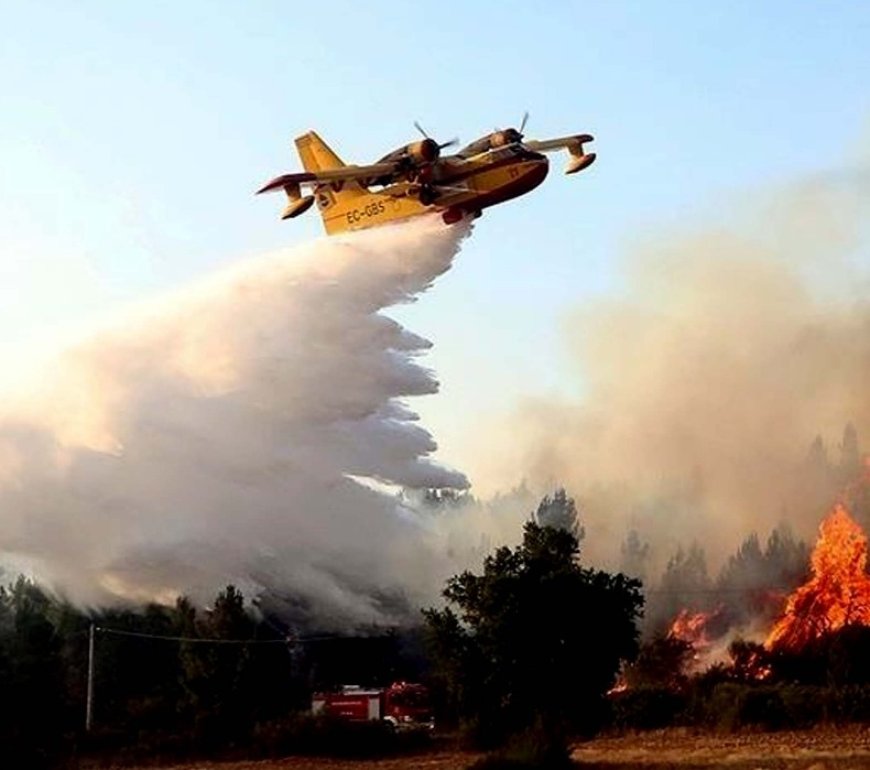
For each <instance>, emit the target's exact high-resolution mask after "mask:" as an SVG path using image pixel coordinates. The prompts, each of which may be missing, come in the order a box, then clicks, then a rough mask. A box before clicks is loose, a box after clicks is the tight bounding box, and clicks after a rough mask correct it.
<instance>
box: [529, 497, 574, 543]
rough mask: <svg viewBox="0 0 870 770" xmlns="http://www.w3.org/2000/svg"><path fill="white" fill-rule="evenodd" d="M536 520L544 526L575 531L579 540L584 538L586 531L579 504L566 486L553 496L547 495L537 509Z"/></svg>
mask: <svg viewBox="0 0 870 770" xmlns="http://www.w3.org/2000/svg"><path fill="white" fill-rule="evenodd" d="M535 522H537V523H538V524H539V525H540V526H542V527H555V528H556V529H564V530H566V531H567V532H571V533H573V534H574V535H575V536H576V537H577V540H582V539H583V537H584V535H585V532H584V531H583V527H581V526H580V521H579V517H578V515H577V506H576V505H575V503H574V500H573V499H572V498H570V497H569V496H568V493H567V492H566V491H565V489H564V487H560V488H559V489H557V490H556V491H555V493H554V494H553V496H552V497H550V496H549V495H546V496H545V497H544V499H543V500H541V502H540V503H539V504H538V509H537V510H536V511H535Z"/></svg>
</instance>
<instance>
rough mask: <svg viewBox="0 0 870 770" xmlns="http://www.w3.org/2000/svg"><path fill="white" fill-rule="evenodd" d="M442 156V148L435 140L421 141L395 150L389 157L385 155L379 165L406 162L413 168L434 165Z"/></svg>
mask: <svg viewBox="0 0 870 770" xmlns="http://www.w3.org/2000/svg"><path fill="white" fill-rule="evenodd" d="M439 155H441V148H440V147H439V146H438V142H436V141H435V140H434V139H429V138H426V139H421V140H420V141H419V142H411V144H406V145H405V146H404V147H400V148H399V149H398V150H393V151H392V152H391V153H389V155H384V157H383V158H381V159H380V160H379V161H378V163H394V162H396V161H405V162H406V163H408V164H409V165H411V166H421V165H424V164H426V163H434V162H435V161H436V160H438V156H439Z"/></svg>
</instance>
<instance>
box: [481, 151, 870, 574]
mask: <svg viewBox="0 0 870 770" xmlns="http://www.w3.org/2000/svg"><path fill="white" fill-rule="evenodd" d="M862 168H863V169H864V170H862V169H857V168H856V169H852V170H848V171H845V172H839V173H831V174H826V175H818V176H815V177H813V178H810V179H806V180H802V181H800V182H798V183H795V184H793V185H790V186H788V187H787V188H785V189H781V190H778V191H774V192H771V193H765V194H755V195H751V196H747V197H746V198H745V199H744V200H743V201H742V202H741V204H740V206H739V207H738V206H732V207H730V208H720V209H719V210H718V211H717V215H716V219H717V223H716V225H715V226H714V227H709V228H700V229H697V230H695V231H684V232H679V233H671V234H668V235H666V236H663V237H660V238H658V239H655V240H654V239H650V241H649V242H647V243H643V244H641V245H639V246H637V247H636V248H634V249H633V250H632V251H631V253H630V254H629V255H628V257H627V259H626V261H625V265H626V269H625V285H624V289H623V291H622V292H620V294H619V295H618V296H616V297H614V296H613V295H611V296H609V297H607V298H603V299H600V300H598V301H595V302H591V303H589V304H587V305H585V306H584V307H581V308H578V309H576V311H575V312H574V313H573V314H572V315H571V317H570V318H569V319H568V323H567V341H568V350H569V352H568V355H569V356H570V357H571V358H572V360H573V363H575V364H576V369H577V371H578V372H579V378H578V381H577V388H576V389H577V392H578V393H579V394H582V395H578V396H577V397H576V398H573V399H572V398H563V399H558V400H554V399H552V398H547V399H544V398H536V397H534V396H532V397H530V398H529V399H527V400H526V401H525V402H524V403H523V404H521V405H520V406H518V408H517V409H516V411H515V412H514V413H512V414H510V415H509V416H506V417H505V418H504V419H503V422H502V425H501V428H500V429H498V430H496V429H493V430H490V431H488V432H487V434H486V439H485V440H486V445H487V447H488V451H487V453H483V452H480V451H478V452H477V453H476V455H475V453H473V452H469V453H468V455H469V456H470V457H475V456H476V457H480V458H482V461H485V462H486V463H487V466H485V467H484V466H483V465H482V464H481V463H478V464H477V466H476V467H475V465H474V464H472V463H468V464H467V465H466V470H467V471H468V472H469V474H470V475H471V477H472V478H473V479H484V480H485V481H486V483H487V484H488V486H490V487H493V486H505V485H508V484H511V483H516V480H517V479H521V478H525V479H526V480H527V481H528V483H529V485H530V486H531V487H532V488H533V489H535V490H540V491H549V490H551V489H552V487H553V485H554V483H555V484H564V485H566V486H567V487H568V489H569V490H570V491H571V492H572V493H573V494H574V495H576V496H577V497H578V498H579V503H580V509H581V520H582V522H583V524H584V525H585V527H586V535H587V536H586V543H585V547H584V550H585V553H586V554H587V556H589V557H590V558H593V559H596V560H597V561H599V563H603V564H605V565H609V566H615V565H616V564H617V563H618V561H619V559H618V556H619V549H620V544H621V543H623V542H624V541H625V538H626V536H627V534H628V533H629V532H630V531H631V530H636V531H637V533H638V534H639V537H640V541H641V542H642V543H650V544H651V545H652V547H653V548H652V550H653V554H654V556H655V559H654V560H653V561H655V564H653V565H650V570H649V574H651V575H657V574H661V572H660V570H661V568H662V567H663V566H664V563H665V561H666V560H667V559H668V558H669V557H670V556H671V555H672V554H673V553H674V552H675V550H676V548H677V546H678V545H679V544H683V545H684V546H688V545H690V544H691V543H692V542H693V541H697V542H698V543H700V545H701V546H702V547H703V548H704V549H705V550H706V552H707V556H708V560H709V562H710V568H711V570H713V574H715V570H716V568H717V567H718V565H719V564H721V561H722V559H723V558H724V557H726V556H727V555H728V554H729V553H731V552H733V550H734V549H735V548H736V546H737V545H738V544H739V543H740V542H741V540H742V539H743V538H745V537H746V536H747V535H749V534H750V533H751V532H753V531H754V532H758V533H759V535H760V537H761V538H762V541H763V540H765V539H766V538H767V536H768V534H769V533H770V531H771V530H772V529H773V528H774V527H775V526H776V525H777V524H778V523H779V522H780V521H781V520H783V519H785V520H788V521H790V522H791V524H792V526H793V529H794V530H795V532H796V533H797V534H798V535H800V536H802V537H807V538H809V539H810V540H812V539H814V535H815V529H816V526H817V524H818V522H819V520H820V518H821V516H822V515H823V514H824V513H825V510H826V507H827V506H828V505H829V504H830V503H831V499H830V497H828V495H829V494H830V489H828V488H824V489H822V488H821V487H820V485H819V484H818V483H817V478H815V477H814V476H813V475H812V474H811V473H810V472H809V469H808V466H807V453H808V450H809V448H810V446H811V444H812V442H813V441H814V439H815V437H816V436H817V435H821V436H822V439H823V441H824V442H825V445H826V446H827V447H828V448H829V456H830V459H831V462H832V463H837V462H838V461H839V457H838V455H839V447H838V443H839V442H840V440H841V437H842V436H843V431H844V428H845V426H846V425H847V424H848V423H852V424H853V425H854V427H855V428H856V429H857V432H858V436H859V439H860V441H861V443H862V444H863V446H864V447H865V448H866V447H868V446H870V398H868V392H870V300H868V297H870V294H868V291H867V289H868V287H870V282H868V278H870V273H868V265H870V259H868V256H870V250H868V244H870V237H868V236H870V227H868V226H870V175H868V173H867V172H866V167H862ZM635 242H637V239H636V238H635ZM469 441H470V442H472V444H473V442H474V439H469ZM820 492H821V493H822V494H821V495H820V494H819V493H820Z"/></svg>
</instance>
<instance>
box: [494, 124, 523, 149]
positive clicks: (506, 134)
mask: <svg viewBox="0 0 870 770" xmlns="http://www.w3.org/2000/svg"><path fill="white" fill-rule="evenodd" d="M521 141H523V135H522V134H521V133H520V132H519V131H517V130H516V129H515V128H506V129H504V130H503V131H496V132H494V133H492V134H490V135H489V146H490V149H493V150H494V149H495V148H496V147H506V146H507V145H509V144H515V143H516V142H521Z"/></svg>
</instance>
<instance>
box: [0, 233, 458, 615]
mask: <svg viewBox="0 0 870 770" xmlns="http://www.w3.org/2000/svg"><path fill="white" fill-rule="evenodd" d="M467 233H468V228H467V227H465V226H459V227H453V228H447V227H445V226H444V225H442V224H441V223H440V221H439V220H435V219H428V218H426V219H422V220H418V221H415V222H411V223H407V224H403V225H399V226H395V227H388V228H381V229H379V230H376V231H369V232H364V233H357V234H353V235H349V236H345V237H340V238H330V239H324V240H321V241H317V242H315V243H313V244H310V245H307V246H304V247H301V248H297V249H293V250H287V251H283V252H279V253H276V254H270V255H268V256H265V257H262V258H260V259H257V260H255V261H251V262H247V263H245V264H242V265H240V266H238V267H236V268H233V269H231V270H229V271H226V272H224V273H222V274H220V275H217V276H215V277H213V278H211V279H210V280H208V281H205V282H202V283H200V284H198V285H196V286H193V287H191V288H189V289H187V290H184V291H181V292H178V293H176V294H175V295H173V296H169V297H165V298H163V299H161V300H160V301H157V302H152V303H149V304H147V305H146V306H144V307H140V308H137V309H135V310H134V311H132V312H129V313H128V314H127V315H126V316H125V317H124V318H120V319H115V321H113V323H112V324H111V325H110V326H109V327H107V328H104V329H102V330H100V331H98V332H96V333H94V334H91V335H89V337H88V338H87V339H85V340H83V341H80V342H79V343H78V344H75V345H73V346H70V347H68V348H67V349H66V350H64V351H63V352H62V353H61V354H59V355H58V356H56V357H55V358H53V360H52V362H51V364H50V365H48V366H46V367H44V368H43V369H42V370H41V371H40V372H38V374H37V376H35V377H33V378H32V379H31V384H30V387H29V389H28V390H27V391H26V392H24V393H17V394H15V395H14V396H13V394H11V393H6V394H5V395H4V398H3V402H2V406H0V554H2V555H3V558H5V560H6V561H7V563H8V562H9V561H10V560H11V561H13V562H14V563H16V564H22V563H24V564H27V565H29V567H30V568H31V569H32V570H33V572H34V573H35V574H36V575H37V576H38V577H39V578H40V579H41V580H44V581H47V582H48V583H49V584H50V585H53V586H55V587H56V588H58V589H59V590H61V591H63V592H64V593H65V594H67V595H69V596H70V597H71V598H73V599H74V600H76V601H81V602H105V601H108V600H111V599H112V598H113V597H124V598H131V599H146V598H147V599H150V598H158V599H167V600H168V599H171V597H173V596H174V595H177V594H182V593H184V594H189V595H192V596H194V597H195V598H206V597H208V596H211V595H213V592H214V591H215V590H217V589H219V588H220V587H222V586H223V585H226V583H227V582H230V581H234V582H236V583H238V584H241V585H242V586H243V587H244V588H247V589H248V590H249V591H251V590H257V589H258V588H260V587H262V586H268V587H269V588H270V589H273V590H277V591H285V592H287V593H288V594H292V595H295V596H297V597H300V598H302V599H303V600H304V601H305V602H307V603H308V604H309V605H311V606H312V607H313V608H314V609H315V610H316V611H317V612H318V613H319V614H320V615H321V617H322V618H323V619H327V618H330V617H331V618H333V619H334V620H336V621H339V620H340V621H342V622H356V623H361V622H385V621H389V620H390V619H391V618H390V617H389V610H388V609H385V607H384V606H382V605H381V604H379V603H378V601H377V600H376V599H375V598H373V597H376V596H378V595H379V592H383V591H389V590H392V589H394V587H395V586H397V585H400V584H403V583H406V581H404V580H403V579H401V578H400V577H399V575H400V574H405V575H406V574H407V571H408V567H409V563H410V562H412V561H414V560H415V559H416V560H418V566H419V567H420V568H421V569H422V568H424V567H425V564H423V563H421V562H419V559H420V558H421V557H420V555H419V554H416V555H415V554H411V553H410V551H409V549H410V550H414V543H415V542H416V541H417V539H418V538H417V536H418V534H419V529H418V527H417V526H416V525H415V524H414V523H413V522H411V521H409V520H408V517H407V516H404V517H403V516H402V515H400V511H399V508H400V506H399V504H398V502H397V499H396V498H395V497H392V496H389V495H387V494H385V493H383V492H379V491H377V490H376V489H374V488H372V486H371V485H366V484H361V483H360V482H359V481H358V479H359V478H367V479H374V480H376V481H379V482H385V483H387V484H394V485H399V486H402V487H408V488H429V487H435V488H445V487H448V488H464V487H465V486H467V482H466V480H465V477H464V476H462V475H461V474H459V473H456V472H453V471H451V470H448V469H445V468H443V467H440V466H439V465H437V464H435V463H434V462H432V461H431V460H430V459H429V456H430V455H431V453H432V452H433V451H434V449H435V443H434V441H433V439H432V437H431V436H430V435H429V433H427V432H426V430H424V429H423V428H422V427H420V426H419V425H417V424H415V420H416V415H415V414H414V413H413V411H411V410H410V409H409V407H408V406H407V404H406V403H405V401H404V399H406V398H407V397H411V396H418V395H422V394H428V393H433V392H435V391H436V390H437V382H436V380H435V379H434V377H433V375H432V373H431V372H430V371H429V370H427V369H426V368H424V367H423V366H421V365H420V364H419V363H418V362H417V361H416V360H415V357H416V356H417V355H418V354H419V353H420V352H421V351H424V350H425V349H426V348H427V347H428V346H429V343H428V342H427V341H426V340H424V339H421V338H420V337H417V336H415V335H413V334H411V333H410V332H409V331H407V330H406V329H404V328H402V327H401V326H400V325H399V324H397V323H396V322H395V321H393V320H391V319H390V318H388V317H386V316H385V315H382V314H381V311H382V310H383V309H384V308H387V307H389V306H391V305H395V304H397V303H402V302H409V301H413V299H414V298H415V296H416V295H418V294H419V293H420V292H423V291H425V290H426V289H427V288H428V287H429V286H430V285H431V283H432V281H433V280H434V279H435V278H436V277H437V276H438V275H440V274H441V273H443V272H444V271H445V270H447V269H449V267H450V265H451V262H452V260H453V258H454V256H455V254H456V252H457V251H458V249H459V245H460V242H461V239H462V238H463V237H464V236H465V235H466V234H467ZM424 561H425V559H424ZM423 585H424V581H418V583H417V586H416V588H419V589H420V591H421V592H424V593H425V591H426V589H425V588H424V587H423ZM414 589H415V586H414V584H413V581H412V583H411V585H410V587H409V590H411V591H413V590H414ZM435 590H437V587H436V588H435Z"/></svg>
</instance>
